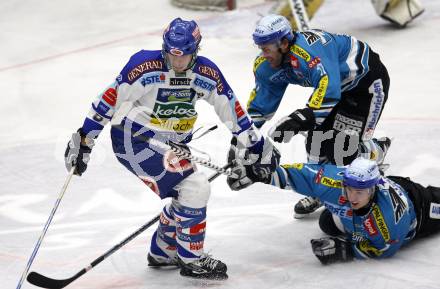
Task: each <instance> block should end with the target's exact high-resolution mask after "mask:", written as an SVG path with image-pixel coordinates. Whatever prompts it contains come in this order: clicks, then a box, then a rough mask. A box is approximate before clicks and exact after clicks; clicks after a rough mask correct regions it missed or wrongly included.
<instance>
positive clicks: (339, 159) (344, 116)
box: [248, 15, 390, 218]
mask: <svg viewBox="0 0 440 289" xmlns="http://www.w3.org/2000/svg"><path fill="white" fill-rule="evenodd" d="M252 36H253V40H254V43H255V44H256V45H257V46H258V47H259V48H260V49H261V54H260V55H259V56H258V57H257V58H256V59H255V62H254V75H255V88H254V89H253V90H252V92H251V96H250V99H249V102H248V112H249V114H250V116H251V117H252V119H253V120H254V122H255V124H256V126H257V127H261V126H263V124H264V123H265V122H266V121H267V120H269V119H271V118H272V116H273V115H274V114H275V112H276V111H277V109H278V106H279V105H280V103H281V100H282V99H283V97H284V98H286V97H287V98H291V97H295V96H294V95H284V94H285V91H286V88H287V86H288V85H289V84H295V85H300V86H304V87H312V88H313V89H314V90H313V92H312V94H311V95H310V97H309V99H308V101H307V102H306V105H305V107H304V108H301V109H296V110H295V108H294V107H292V111H293V112H292V113H291V114H290V115H288V116H285V117H283V118H281V119H280V120H279V121H278V122H277V123H276V124H275V126H273V127H272V128H271V129H270V131H269V135H270V137H271V138H273V139H274V140H275V141H276V142H289V141H290V140H291V138H292V137H293V136H294V135H296V134H298V133H299V132H308V136H307V140H306V150H307V153H308V157H309V161H314V162H317V163H326V162H329V163H333V164H338V165H346V164H348V163H350V162H351V161H352V160H353V159H354V158H356V157H357V155H358V149H359V148H361V150H362V152H363V153H364V154H366V155H367V156H368V155H370V156H371V157H373V158H377V157H378V156H379V155H381V154H383V152H381V148H380V146H379V145H378V142H377V140H376V139H373V138H372V136H373V133H374V130H375V128H376V124H377V122H378V120H379V118H380V116H381V114H382V110H383V108H384V105H385V102H386V101H387V98H388V90H389V84H390V83H389V82H390V79H389V76H388V72H387V69H386V68H385V66H384V65H383V64H382V62H381V61H380V59H379V55H378V54H376V53H375V52H374V51H373V50H372V49H371V47H370V46H369V45H368V44H367V43H365V42H362V41H359V40H357V39H356V38H355V37H353V36H348V35H340V34H332V33H328V32H325V31H322V30H310V31H305V32H296V31H292V29H291V28H290V23H289V22H288V21H287V19H286V18H284V17H283V16H280V15H267V16H265V17H263V18H262V19H261V20H260V21H259V22H258V23H257V25H256V28H255V31H254V33H253V35H252ZM287 103H288V102H287ZM383 141H387V142H388V140H386V139H384V140H383ZM382 147H383V146H382ZM376 152H379V153H376ZM319 205H320V204H319V202H318V201H317V200H316V199H312V198H306V199H303V200H301V201H300V202H299V203H298V204H297V205H296V206H295V217H298V218H299V217H303V216H304V215H306V214H308V213H311V212H313V211H314V210H315V209H317V208H318V207H319Z"/></svg>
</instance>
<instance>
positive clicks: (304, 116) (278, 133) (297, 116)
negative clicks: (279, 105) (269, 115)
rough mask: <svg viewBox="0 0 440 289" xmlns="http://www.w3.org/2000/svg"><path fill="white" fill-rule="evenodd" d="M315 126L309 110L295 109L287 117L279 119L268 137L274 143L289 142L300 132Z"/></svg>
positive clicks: (313, 116)
mask: <svg viewBox="0 0 440 289" xmlns="http://www.w3.org/2000/svg"><path fill="white" fill-rule="evenodd" d="M314 126H315V115H314V114H313V110H312V109H311V108H308V107H307V108H303V109H297V110H295V111H294V112H293V113H291V114H290V115H289V116H285V117H283V118H281V119H280V120H279V121H278V122H277V123H276V124H275V125H274V126H273V127H272V128H271V129H270V130H269V136H270V137H271V138H272V139H273V140H274V141H276V142H283V143H287V142H289V141H290V140H291V139H292V137H293V136H294V135H296V134H297V133H298V132H300V131H308V130H311V129H313V128H314Z"/></svg>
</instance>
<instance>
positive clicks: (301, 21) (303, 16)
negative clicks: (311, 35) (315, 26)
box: [289, 0, 310, 31]
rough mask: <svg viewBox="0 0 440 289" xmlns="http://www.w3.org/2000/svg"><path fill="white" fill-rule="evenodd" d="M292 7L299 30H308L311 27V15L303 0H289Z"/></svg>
mask: <svg viewBox="0 0 440 289" xmlns="http://www.w3.org/2000/svg"><path fill="white" fill-rule="evenodd" d="M289 4H290V9H291V10H292V14H293V17H294V18H295V21H296V23H297V26H298V30H299V31H306V30H309V29H310V21H309V16H308V15H307V12H306V8H305V7H304V2H303V0H289Z"/></svg>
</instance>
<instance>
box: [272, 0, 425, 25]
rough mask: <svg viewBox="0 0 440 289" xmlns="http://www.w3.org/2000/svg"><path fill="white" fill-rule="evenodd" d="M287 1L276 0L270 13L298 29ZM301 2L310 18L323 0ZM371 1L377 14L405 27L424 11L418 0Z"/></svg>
mask: <svg viewBox="0 0 440 289" xmlns="http://www.w3.org/2000/svg"><path fill="white" fill-rule="evenodd" d="M289 1H290V0H281V1H278V3H277V4H276V5H275V6H274V7H273V8H272V11H271V13H274V14H279V15H283V16H284V17H286V18H287V19H288V20H289V22H290V24H291V25H292V28H293V29H294V30H298V26H297V23H296V22H295V18H294V17H293V15H292V9H291V8H290V4H289ZM303 2H304V6H305V8H306V12H307V15H308V17H309V19H312V18H313V16H314V15H315V13H316V11H318V9H319V8H320V7H321V5H322V3H323V2H324V0H303ZM371 3H372V4H373V7H374V9H375V11H376V13H377V15H379V16H380V17H382V18H383V19H386V20H388V21H390V22H392V23H393V24H396V25H397V26H399V27H401V28H403V27H405V26H406V25H407V24H408V23H409V22H411V21H412V20H413V19H415V18H416V17H417V16H419V15H420V14H422V13H423V11H424V8H423V7H422V4H421V3H420V1H419V0H371Z"/></svg>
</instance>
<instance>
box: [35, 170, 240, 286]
mask: <svg viewBox="0 0 440 289" xmlns="http://www.w3.org/2000/svg"><path fill="white" fill-rule="evenodd" d="M231 165H232V164H230V163H229V164H226V165H225V166H223V169H228V168H229V167H231ZM220 174H221V173H220V172H219V171H217V172H216V173H215V174H213V175H212V176H211V177H209V179H208V181H209V182H212V181H213V180H215V179H216V178H217V177H218V176H219V175H220ZM159 218H160V214H159V215H157V216H156V217H154V218H153V219H151V220H150V221H149V222H148V223H146V224H145V225H143V226H142V227H140V228H139V229H138V230H137V231H136V232H134V233H133V234H131V235H130V236H128V237H127V238H125V239H124V240H123V241H121V242H120V243H119V244H117V245H116V246H114V247H113V248H111V249H110V250H108V251H107V252H105V253H104V254H103V255H101V256H99V257H98V258H96V259H95V260H94V261H93V262H92V263H90V265H88V266H87V267H85V268H83V269H82V270H81V271H79V272H78V273H76V274H75V275H74V276H72V277H70V278H67V279H52V278H49V277H46V276H44V275H41V274H40V273H37V272H34V271H33V272H31V273H29V275H28V277H27V280H28V282H29V283H31V284H32V285H35V286H38V287H42V288H50V289H59V288H64V287H66V286H67V285H69V284H70V283H72V282H73V281H75V280H76V279H78V278H79V277H81V276H82V275H84V274H85V273H87V272H88V271H90V270H91V269H92V268H93V267H95V266H96V265H98V264H99V263H101V262H102V261H104V260H105V259H106V258H107V257H109V256H110V255H112V254H113V253H114V252H116V251H117V250H119V249H120V248H121V247H122V246H124V245H125V244H127V243H128V242H130V241H131V240H133V239H134V238H136V237H137V236H138V235H139V234H141V233H142V232H143V231H145V230H146V229H148V228H149V227H151V226H152V225H153V224H154V223H156V222H157V221H158V220H159Z"/></svg>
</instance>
